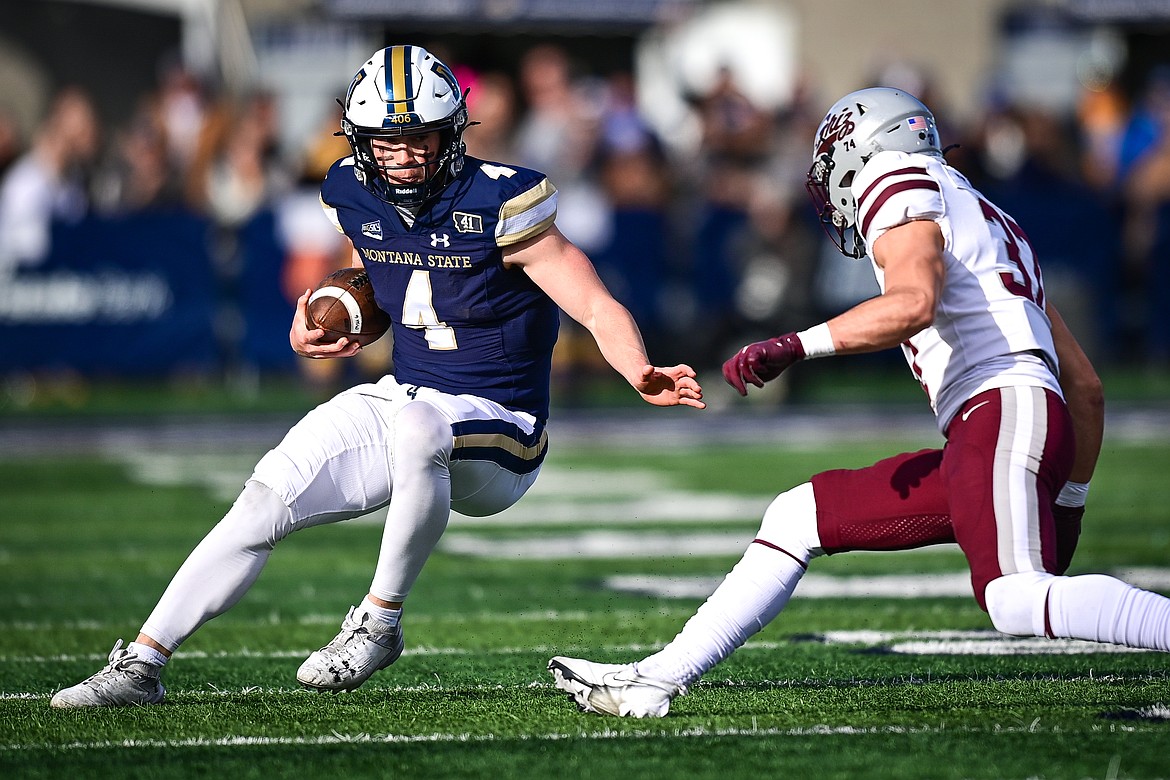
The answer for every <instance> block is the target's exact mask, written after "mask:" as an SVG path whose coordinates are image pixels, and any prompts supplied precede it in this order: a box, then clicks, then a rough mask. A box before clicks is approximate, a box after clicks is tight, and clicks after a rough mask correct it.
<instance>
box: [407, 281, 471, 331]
mask: <svg viewBox="0 0 1170 780" xmlns="http://www.w3.org/2000/svg"><path fill="white" fill-rule="evenodd" d="M402 324H403V325H405V326H406V327H408V328H423V329H425V330H426V334H425V335H426V339H427V345H428V346H430V348H431V349H442V350H448V349H458V348H459V344H458V343H457V342H456V340H455V329H454V328H452V327H450V326H448V325H447V323H445V322H440V321H439V315H438V314H437V313H436V312H435V307H434V304H432V303H431V272H430V271H414V272H413V273H412V274H411V275H410V284H408V285H407V286H406V295H405V297H404V298H403V299H402Z"/></svg>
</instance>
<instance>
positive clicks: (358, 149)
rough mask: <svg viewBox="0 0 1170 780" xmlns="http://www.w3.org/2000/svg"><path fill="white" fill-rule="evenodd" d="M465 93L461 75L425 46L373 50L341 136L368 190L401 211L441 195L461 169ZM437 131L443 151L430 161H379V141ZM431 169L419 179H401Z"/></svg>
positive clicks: (350, 98)
mask: <svg viewBox="0 0 1170 780" xmlns="http://www.w3.org/2000/svg"><path fill="white" fill-rule="evenodd" d="M465 98H466V93H465V92H463V91H462V90H461V89H460V87H459V82H458V81H457V80H456V78H455V74H454V73H452V72H451V69H450V68H448V67H447V66H446V65H445V64H443V62H442V61H440V60H439V59H438V58H437V57H435V56H434V55H433V54H431V53H430V52H429V51H427V50H426V49H424V48H422V47H421V46H390V47H387V48H385V49H381V50H379V51H376V52H374V54H373V56H371V57H370V59H369V60H368V61H367V62H366V63H365V64H364V65H363V66H362V67H361V69H360V70H359V71H358V72H357V74H356V75H355V76H354V77H353V81H352V82H350V85H349V90H348V91H347V92H346V94H345V102H344V103H343V104H342V108H343V109H344V110H345V113H344V115H343V117H342V120H341V134H343V135H344V136H345V138H346V140H347V141H349V146H350V149H352V150H353V157H354V163H355V167H356V170H357V175H358V179H359V180H360V181H361V182H362V184H363V185H364V186H365V188H366V189H367V190H369V191H370V192H372V193H373V194H374V195H376V196H377V197H379V198H381V199H382V200H384V201H386V202H387V203H390V204H392V205H395V206H404V207H407V208H414V207H418V206H421V205H423V204H424V203H426V202H427V201H428V200H430V199H431V198H433V197H435V196H436V195H438V194H439V193H440V192H441V191H442V190H443V188H444V187H446V186H447V184H449V183H450V182H451V181H452V180H453V179H454V178H455V177H456V176H457V175H458V174H459V172H460V171H461V170H462V169H463V155H464V150H465V148H466V147H465V145H464V143H463V131H464V130H466V129H467V124H468V122H467V102H466V99H465ZM434 131H437V132H438V133H439V148H438V151H437V152H436V153H435V154H434V156H433V157H432V158H431V159H430V160H428V161H427V162H424V163H418V164H411V165H404V166H392V165H383V164H380V163H379V162H378V158H377V156H376V155H375V154H374V148H373V141H374V140H376V139H383V140H390V141H394V140H403V137H404V136H414V135H421V134H425V133H430V132H434ZM412 168H426V169H427V175H426V176H424V177H423V178H422V179H421V180H419V181H417V182H403V181H397V180H396V179H398V178H400V176H398V175H397V174H400V173H401V172H402V171H405V170H409V169H412Z"/></svg>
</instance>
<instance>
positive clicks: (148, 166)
mask: <svg viewBox="0 0 1170 780" xmlns="http://www.w3.org/2000/svg"><path fill="white" fill-rule="evenodd" d="M441 55H442V56H444V57H446V58H447V61H448V62H451V63H452V64H453V65H457V64H458V58H457V57H456V56H453V55H452V54H450V53H448V52H441ZM583 65H584V63H579V62H574V61H573V60H572V59H571V58H570V57H569V55H568V54H567V53H566V51H565V50H563V49H561V48H559V47H558V46H557V45H555V44H543V45H539V46H536V47H534V48H533V49H531V50H530V51H528V52H527V53H525V54H524V56H523V58H522V59H521V61H520V65H519V68H518V69H517V72H515V73H505V72H502V71H491V70H476V69H473V68H470V67H459V68H458V74H457V75H458V76H459V77H460V79H461V81H462V82H463V84H464V86H466V87H470V94H469V97H468V102H469V108H470V112H471V116H472V119H473V120H474V121H476V122H478V124H476V125H474V126H473V127H471V128H470V129H469V130H468V131H467V134H466V141H467V146H468V152H469V154H471V155H474V156H477V157H482V158H486V159H490V160H498V161H502V162H510V163H514V164H520V165H526V166H530V167H533V168H536V169H538V170H541V171H543V172H545V173H547V174H548V175H549V177H550V178H551V179H552V181H553V182H554V183H555V184H556V186H557V188H558V190H559V191H560V194H561V195H560V217H559V224H560V225H561V228H562V230H563V231H564V232H565V233H566V235H568V236H569V237H570V238H571V239H572V240H574V241H575V242H576V243H577V244H578V245H580V246H581V247H582V248H583V249H584V250H586V252H587V253H588V254H589V255H590V256H591V257H592V258H593V260H594V262H595V263H596V265H597V267H598V270H599V272H600V273H601V275H602V277H603V279H604V280H605V282H606V283H607V284H608V285H609V287H610V288H611V289H612V290H613V292H614V294H615V295H616V296H617V297H618V298H619V300H621V301H622V302H623V303H625V304H626V305H627V306H628V307H629V308H630V309H631V311H632V312H633V313H634V315H635V317H636V318H637V319H638V321H639V323H640V324H641V326H642V327H643V330H644V333H645V335H646V338H647V341H648V347H649V349H650V351H651V352H650V353H651V354H652V355H654V356H655V359H656V360H657V361H659V362H660V363H663V364H665V363H668V362H672V361H675V360H685V361H687V362H689V363H691V364H693V365H695V366H696V367H701V368H702V369H708V370H710V369H711V368H713V367H715V366H718V365H719V363H720V362H721V361H722V360H723V358H725V357H726V355H727V354H729V353H730V351H731V350H733V349H735V348H737V347H738V346H739V345H741V344H743V343H747V342H749V341H752V340H754V339H756V338H759V337H763V336H765V335H772V334H776V333H780V332H784V331H787V330H795V329H800V328H803V327H807V326H809V325H812V324H815V323H816V322H819V321H821V320H823V319H825V318H827V317H829V316H832V315H833V314H835V313H837V312H839V311H841V310H843V309H845V308H847V307H848V306H850V305H852V304H854V303H855V302H857V301H858V300H861V299H864V298H866V297H869V296H870V295H873V294H875V293H876V292H877V288H876V285H875V284H874V281H873V278H872V274H871V273H870V271H869V269H868V267H867V266H866V265H865V264H864V263H856V262H853V261H850V260H847V259H845V258H843V257H840V256H839V255H838V254H836V252H835V250H834V249H833V248H832V246H831V244H829V243H828V242H827V241H826V240H825V239H824V237H823V235H822V234H821V232H820V228H819V226H818V225H817V224H816V222H815V219H814V214H813V211H812V208H811V207H810V205H809V202H808V201H807V200H806V197H805V194H804V177H805V172H806V170H807V168H808V165H809V162H810V159H809V157H810V149H811V138H812V134H813V130H814V129H815V127H816V126H817V124H818V122H819V120H820V118H821V117H820V112H821V111H823V109H824V106H826V105H828V104H830V103H831V102H832V101H833V100H834V99H835V98H836V97H838V96H836V95H824V94H818V93H817V92H816V90H815V89H814V88H813V85H812V84H811V83H810V84H806V85H804V86H803V87H801V88H800V89H798V90H797V92H796V97H795V98H794V99H793V100H792V101H791V102H790V103H789V104H788V105H786V106H784V107H783V108H782V109H780V110H766V109H763V108H761V107H759V106H757V105H755V104H753V102H752V101H751V100H750V99H749V98H748V97H747V96H746V95H745V93H744V92H743V91H742V90H740V89H739V88H738V87H737V84H736V82H735V78H734V76H733V74H732V73H731V72H730V71H728V72H726V73H723V74H721V77H720V78H719V79H718V80H717V81H716V82H715V84H714V86H713V87H712V88H711V89H709V90H707V91H706V92H704V93H702V94H691V95H686V96H685V97H686V100H687V104H688V105H689V107H690V109H691V111H692V112H693V115H694V117H695V118H696V120H697V123H698V127H699V128H700V134H699V139H698V142H697V143H696V144H695V146H694V148H688V149H680V148H678V147H672V146H669V145H667V144H666V143H665V142H664V141H663V139H662V138H660V137H659V136H658V135H657V134H656V133H655V131H654V130H653V129H652V123H651V122H649V121H647V118H646V117H644V116H643V115H642V114H641V113H640V111H639V102H638V100H637V97H638V96H637V94H636V88H635V79H634V77H633V75H632V74H631V73H628V72H615V73H609V74H604V75H598V74H595V73H589V72H588V71H587V70H586V69H585V68H583V67H582V66H583ZM871 82H872V83H873V84H879V83H880V84H885V85H888V86H895V87H901V88H903V89H906V90H908V91H910V92H912V93H914V94H916V95H918V96H919V97H921V98H922V99H923V100H924V101H925V102H926V103H927V104H928V105H930V106H931V107H932V108H933V110H934V112H935V114H936V116H937V118H938V120H939V123H940V129H941V132H942V138H943V142H944V144H958V146H957V147H955V148H953V149H952V150H950V151H949V152H948V160H949V161H950V162H951V164H953V165H955V166H956V167H957V168H959V169H960V170H961V171H963V172H964V173H965V174H967V175H968V176H969V177H970V178H971V180H972V181H973V182H974V183H975V185H976V186H977V187H978V188H980V189H981V190H983V191H984V192H986V193H987V194H988V195H989V196H990V197H991V198H992V199H993V200H996V201H997V202H998V203H1000V204H1001V205H1002V206H1003V207H1004V208H1005V209H1006V210H1007V211H1008V212H1009V213H1011V214H1013V216H1014V217H1015V218H1016V219H1017V221H1018V222H1019V223H1020V224H1021V225H1022V226H1023V228H1024V230H1025V231H1026V232H1027V233H1028V234H1029V237H1030V238H1031V240H1032V242H1033V244H1034V245H1035V246H1036V248H1037V250H1038V252H1039V254H1040V257H1041V262H1042V263H1043V264H1044V269H1045V274H1046V284H1047V285H1048V289H1049V294H1050V296H1052V297H1053V299H1054V300H1056V301H1058V305H1060V306H1061V308H1062V310H1063V311H1065V315H1066V319H1068V320H1070V324H1072V325H1073V327H1074V330H1076V331H1077V332H1078V335H1080V336H1082V337H1083V339H1084V341H1085V343H1086V346H1087V347H1088V348H1089V350H1090V352H1091V353H1092V354H1093V356H1094V357H1095V358H1096V359H1097V360H1099V361H1102V362H1110V361H1115V362H1125V363H1130V364H1150V365H1165V364H1166V361H1167V359H1168V358H1170V66H1166V67H1163V68H1159V69H1155V70H1153V71H1152V72H1151V73H1150V74H1149V77H1148V80H1147V82H1146V83H1145V84H1144V85H1142V86H1141V89H1140V90H1138V91H1136V93H1135V94H1133V95H1129V94H1125V93H1124V92H1123V91H1122V90H1121V89H1120V87H1119V86H1118V85H1116V84H1111V83H1102V84H1093V85H1087V86H1086V88H1085V90H1084V93H1083V97H1082V100H1081V102H1080V104H1079V106H1078V108H1077V110H1076V112H1073V113H1070V114H1069V115H1067V116H1058V115H1053V114H1051V113H1047V112H1045V111H1043V110H1037V109H1033V108H1031V107H1029V106H1026V105H1012V104H1009V103H1008V102H1006V101H1004V100H999V99H997V98H996V96H995V95H989V96H988V97H987V99H986V105H985V107H984V110H983V111H982V112H981V113H980V115H979V117H978V118H977V120H976V121H974V122H972V123H969V125H964V126H960V125H958V124H957V123H956V122H955V119H954V117H952V116H951V115H950V112H949V108H948V105H947V100H946V97H945V96H944V95H940V94H937V91H936V89H935V88H934V85H933V84H932V81H931V79H930V77H929V74H924V73H922V72H920V71H918V70H916V69H914V68H909V67H905V66H899V67H892V68H889V69H886V70H884V71H882V72H880V73H874V74H873V75H872V78H871ZM857 86H858V87H861V86H868V84H858V85H857ZM339 110H340V109H336V110H332V109H331V110H330V112H328V116H327V117H326V120H325V121H324V122H323V123H322V126H321V129H320V132H319V133H318V134H316V135H315V136H314V137H313V138H312V139H311V140H310V142H309V143H308V144H306V145H305V146H304V148H299V149H286V148H281V145H280V140H279V139H280V133H279V130H280V123H281V105H280V104H279V101H278V100H277V99H276V98H275V96H274V95H272V94H270V93H267V92H264V91H255V92H253V93H250V94H246V95H222V94H217V93H216V92H215V91H214V90H212V89H210V88H209V87H208V86H207V85H206V84H204V83H202V82H201V81H200V80H199V79H197V78H195V77H194V76H193V75H192V74H191V73H188V72H186V71H185V70H183V69H182V68H181V67H172V68H170V69H169V70H167V72H166V73H165V75H163V76H162V77H160V79H159V83H158V85H157V88H156V89H155V90H154V91H153V92H151V93H150V94H148V95H145V96H143V98H142V99H141V101H140V104H139V107H138V109H137V111H136V112H135V113H134V115H133V116H130V117H127V118H126V121H125V122H122V123H119V124H117V125H115V126H109V127H102V126H101V123H100V121H99V119H98V112H97V111H96V110H95V106H94V104H93V99H92V98H91V97H90V96H88V95H86V94H85V93H84V92H82V91H80V90H78V89H76V88H73V87H68V88H65V89H62V90H61V91H60V92H59V94H57V95H56V96H55V98H54V99H53V101H52V106H51V108H50V110H49V112H48V113H47V115H46V117H45V119H44V121H43V122H42V123H41V124H40V126H39V127H38V129H37V130H36V131H35V132H34V133H33V134H32V135H31V137H28V138H22V137H21V136H20V133H19V132H18V131H17V130H16V128H15V124H14V123H13V122H12V121H11V120H10V119H9V118H6V117H4V116H0V278H3V275H4V274H8V273H12V272H14V271H18V270H20V269H22V268H28V267H35V265H36V263H37V262H38V261H39V259H40V258H42V257H43V256H44V255H45V254H46V253H47V251H48V246H47V242H48V241H49V236H50V230H49V226H50V224H51V222H52V221H53V220H75V219H77V218H79V216H80V215H82V214H85V213H104V214H124V213H129V212H140V211H150V210H175V209H181V210H188V211H194V212H196V213H199V214H201V215H205V216H206V217H207V218H208V219H209V220H210V221H211V223H212V224H213V225H214V234H215V247H216V249H215V252H214V253H213V258H214V263H215V264H216V265H217V273H219V274H220V275H221V276H224V277H225V278H230V276H231V275H232V274H233V273H234V272H235V270H236V268H237V266H238V258H237V257H235V256H234V254H233V253H234V251H235V250H234V247H235V241H234V238H235V236H236V235H237V233H238V231H239V230H241V229H242V228H243V226H245V225H247V224H248V223H249V222H250V221H251V220H253V219H254V218H255V217H256V216H257V215H258V214H260V213H268V214H270V215H271V216H272V218H273V225H274V226H275V228H274V229H275V231H276V233H277V238H278V240H279V243H280V245H281V246H282V247H283V251H284V260H283V265H282V269H281V271H280V274H279V278H274V279H273V280H272V284H274V285H279V286H280V289H281V290H282V291H283V293H284V295H285V297H286V299H287V300H288V301H289V302H290V303H291V301H294V300H295V299H296V297H297V295H298V294H299V293H300V292H303V291H304V290H305V289H306V288H307V287H310V286H312V285H313V284H314V283H315V282H316V281H317V280H319V279H320V278H322V277H323V276H324V275H325V274H326V273H328V272H329V271H330V270H332V269H333V268H335V267H339V266H340V265H344V264H346V263H347V259H348V258H347V256H346V250H345V247H344V246H343V245H342V239H341V237H340V236H339V235H338V234H337V233H336V231H335V230H334V229H333V227H332V226H331V225H330V224H329V223H328V222H327V220H326V219H325V218H324V217H323V215H322V214H321V210H320V206H319V204H318V203H317V192H318V186H319V184H320V181H321V179H322V177H323V176H324V173H325V171H326V170H327V168H328V166H329V164H330V163H332V162H333V161H334V160H335V159H337V158H339V157H342V156H345V155H346V154H348V147H347V146H346V144H345V142H344V140H343V139H342V138H339V137H336V136H335V135H334V132H335V130H336V129H337V122H338V119H339V114H338V111H339ZM590 344H591V341H590V340H589V339H587V338H582V337H581V334H578V333H575V332H573V331H572V330H571V329H566V332H565V333H564V335H563V337H562V342H561V345H560V349H561V356H560V357H561V359H560V360H558V366H560V370H561V371H562V372H563V376H562V379H566V380H568V381H567V384H569V385H571V384H572V383H573V380H574V378H575V377H581V376H587V375H589V374H590V373H591V372H593V371H595V370H596V371H601V370H602V369H601V368H600V367H601V365H602V361H601V360H600V358H599V357H598V356H597V355H595V354H593V352H592V351H591V349H592V348H591V347H590V346H589V345H590ZM374 352H376V350H374ZM369 359H370V360H371V361H372V362H373V363H376V364H378V368H379V369H380V368H381V367H383V366H384V363H378V361H384V360H385V359H386V357H385V355H384V354H382V355H374V356H371V357H370V358H369ZM326 363H327V362H326ZM306 370H307V371H309V370H312V371H325V372H328V371H331V370H336V369H330V368H328V367H322V366H321V365H320V364H318V365H315V366H312V367H306ZM310 378H313V379H315V380H319V381H322V382H329V381H331V377H330V375H328V374H321V375H320V376H311V377H310Z"/></svg>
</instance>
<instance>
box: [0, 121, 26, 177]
mask: <svg viewBox="0 0 1170 780" xmlns="http://www.w3.org/2000/svg"><path fill="white" fill-rule="evenodd" d="M23 149H24V142H23V140H22V138H21V133H20V124H19V123H18V122H17V121H16V117H15V116H14V115H13V114H12V113H10V112H9V111H7V110H5V109H0V179H2V178H3V177H4V174H5V173H7V172H8V169H9V168H10V167H11V166H12V163H14V162H16V158H17V157H19V156H20V153H21V151H23Z"/></svg>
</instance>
